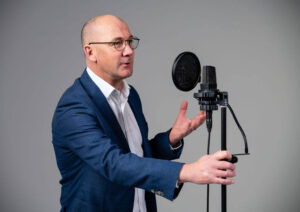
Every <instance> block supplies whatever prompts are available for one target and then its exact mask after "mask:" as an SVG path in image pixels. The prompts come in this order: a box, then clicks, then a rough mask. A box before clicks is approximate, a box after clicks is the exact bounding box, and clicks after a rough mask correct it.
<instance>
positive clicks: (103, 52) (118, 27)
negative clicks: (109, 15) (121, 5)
mask: <svg viewBox="0 0 300 212" xmlns="http://www.w3.org/2000/svg"><path fill="white" fill-rule="evenodd" d="M95 35H96V36H93V37H94V39H97V40H95V41H92V42H114V41H120V40H128V39H130V38H131V37H132V35H131V33H130V30H129V28H128V26H127V24H125V23H124V22H121V21H119V20H115V19H113V20H111V21H110V22H109V23H107V24H106V23H105V24H102V25H101V26H100V27H96V29H95ZM93 48H94V49H95V56H96V58H97V62H96V69H97V70H96V71H97V72H99V74H100V75H101V77H102V78H103V79H104V80H106V81H107V82H109V83H110V82H113V83H116V82H120V81H121V80H122V79H125V78H127V77H130V76H131V75H132V73H133V62H134V50H133V49H131V48H130V46H128V44H127V43H126V46H125V48H124V49H123V50H121V51H118V50H117V49H116V48H115V47H114V46H113V45H110V44H101V45H97V44H96V45H93Z"/></svg>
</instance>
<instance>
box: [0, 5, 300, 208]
mask: <svg viewBox="0 0 300 212" xmlns="http://www.w3.org/2000/svg"><path fill="white" fill-rule="evenodd" d="M299 9H300V4H299V1H296V0H294V1H292V0H291V1H286V0H282V1H275V0H274V1H258V0H257V1H250V0H248V1H247V0H239V1H238V0H228V1H214V0H201V1H199V0H198V1H196V0H195V1H190V0H185V1H178V0H177V1H172V0H165V1H156V0H155V1H140V0H134V1H129V0H122V1H115V0H110V1H103V0H98V1H96V0H85V1H79V0H76V1H74V0H72V1H71V0H64V1H62V0H36V1H34V0H32V1H31V0H23V1H21V0H19V1H18V0H7V1H5V0H2V1H1V3H0V24H1V25H0V26H1V30H0V48H1V54H0V56H1V57H0V111H1V113H0V120H1V121H0V211H4V212H6V211H12V212H15V211H22V212H23V211H24V212H40V211H45V212H53V211H58V210H59V208H60V206H59V196H60V185H59V183H58V181H59V180H60V174H59V172H58V169H57V166H56V161H55V155H54V151H53V147H52V143H51V120H52V115H53V111H54V109H55V106H56V104H57V101H58V99H59V98H60V96H61V94H62V92H63V91H64V90H65V89H66V88H67V87H68V86H70V85H71V83H72V82H73V81H74V79H75V78H76V77H78V76H80V75H81V73H82V71H83V69H84V67H85V64H84V59H83V53H82V50H81V46H80V30H81V26H82V25H83V23H84V22H85V21H86V20H88V19H89V18H91V17H93V16H96V15H99V14H106V13H112V14H115V15H118V16H120V17H122V18H123V19H124V20H126V21H127V22H128V23H129V26H130V28H131V31H132V33H133V34H134V35H136V36H138V37H139V38H140V39H141V42H140V46H139V48H138V49H137V50H136V60H135V61H136V62H135V68H134V76H133V77H131V78H130V79H129V80H128V81H129V82H130V83H131V84H133V85H134V86H135V87H136V88H137V90H138V91H139V93H140V96H141V99H142V101H143V106H144V112H145V115H146V118H147V120H148V123H149V127H150V136H153V135H154V134H155V133H157V132H159V131H161V130H167V129H169V127H170V126H171V125H172V123H173V122H174V121H175V118H176V116H177V113H178V109H179V106H180V103H181V102H182V101H183V100H187V101H188V102H189V108H188V114H187V115H188V117H193V116H194V115H196V114H197V113H198V111H199V107H198V103H197V101H196V100H195V99H193V97H192V96H193V92H195V91H197V89H194V90H193V91H191V92H187V93H183V92H180V91H178V90H177V89H176V88H175V87H174V85H173V83H172V80H171V67H172V64H173V61H174V59H175V57H176V56H177V55H178V54H179V53H181V52H182V51H193V52H195V53H196V54H197V55H198V57H199V59H200V61H201V63H202V65H205V64H208V65H214V66H216V68H217V79H218V87H219V88H220V89H221V90H225V91H228V92H229V102H230V103H231V105H232V107H233V108H234V110H235V112H236V114H237V116H238V118H239V120H240V122H241V124H242V126H243V128H244V130H245V132H246V134H247V137H248V140H249V147H250V152H251V156H248V157H240V161H239V163H238V165H237V174H238V176H237V177H236V184H234V185H232V186H230V187H229V188H228V211H236V212H237V211H245V212H248V211H249V212H250V211H263V212H266V211H268V212H269V211H270V212H274V211H276V212H277V211H278V212H281V211H291V212H293V211H299V210H300V203H299V196H300V186H299V179H300V177H299V174H300V166H299V162H298V160H299V157H298V150H299V148H300V142H299V141H300V129H299V121H300V116H299V113H298V111H297V108H298V107H299V106H298V105H299V94H298V89H299V84H298V80H299V76H300V74H299V70H298V69H299V65H300V62H299V61H300V48H299V47H300V42H299V38H300V24H299V20H300V13H299V11H300V10H299ZM219 117H220V112H215V113H214V126H213V135H212V141H211V142H212V146H211V151H212V152H215V151H217V150H218V149H219V147H220V118H219ZM185 144H186V145H185V149H184V151H183V154H182V157H181V159H180V161H185V162H192V161H195V160H197V159H198V158H199V157H200V156H201V155H204V154H205V152H206V146H207V132H206V128H205V127H201V128H200V129H199V130H197V131H196V132H194V133H193V134H192V135H190V136H188V137H187V138H186V143H185ZM242 144H243V143H242V136H241V135H240V133H239V131H238V129H237V127H236V126H235V124H234V122H233V119H232V117H231V115H230V114H229V113H228V147H229V149H230V150H231V151H232V152H235V153H237V152H240V151H242V150H243V145H242ZM205 194H206V187H205V186H199V185H194V184H188V183H187V184H186V185H185V186H184V188H183V190H182V191H181V193H180V195H179V197H178V198H177V199H176V200H175V201H174V202H170V201H168V200H166V199H164V198H161V197H158V209H159V211H178V212H182V211H189V212H190V211H191V212H193V211H205V201H206V199H205V198H206V195H205ZM211 211H220V186H211Z"/></svg>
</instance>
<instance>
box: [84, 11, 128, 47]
mask: <svg viewBox="0 0 300 212" xmlns="http://www.w3.org/2000/svg"><path fill="white" fill-rule="evenodd" d="M115 25H124V26H125V27H127V28H128V26H127V24H126V22H125V21H124V20H122V19H121V18H119V17H117V16H114V15H102V16H96V17H94V18H91V19H90V20H88V21H87V22H85V24H84V25H83V27H82V30H81V44H82V46H84V45H86V44H88V43H89V42H92V41H96V40H95V39H98V40H99V37H98V36H99V34H100V35H101V34H103V33H104V32H105V31H107V30H108V29H109V28H112V27H114V26H115Z"/></svg>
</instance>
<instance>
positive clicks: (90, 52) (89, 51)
mask: <svg viewBox="0 0 300 212" xmlns="http://www.w3.org/2000/svg"><path fill="white" fill-rule="evenodd" d="M83 52H84V54H85V57H86V59H88V60H90V61H92V62H97V58H96V56H95V50H94V49H93V48H92V47H91V46H90V45H84V46H83Z"/></svg>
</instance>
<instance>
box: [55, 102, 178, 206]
mask: <svg viewBox="0 0 300 212" xmlns="http://www.w3.org/2000/svg"><path fill="white" fill-rule="evenodd" d="M52 129H53V143H54V144H55V145H60V146H63V147H64V148H67V149H70V150H71V152H72V153H74V154H76V155H77V156H78V157H79V158H80V160H81V161H82V162H83V163H85V164H87V165H88V166H90V167H91V168H92V169H93V170H95V171H96V172H97V173H98V174H99V175H102V176H104V177H105V178H107V179H108V180H110V181H112V182H114V183H118V184H121V185H124V186H130V187H139V188H142V189H145V190H147V191H150V192H154V193H158V194H160V195H161V196H163V197H165V198H167V199H169V200H173V199H174V198H176V196H177V195H178V189H176V188H175V185H176V182H177V179H178V175H179V172H180V170H181V167H182V165H183V164H182V163H179V162H172V161H168V160H161V159H154V158H142V157H138V156H137V155H135V154H133V153H130V152H125V150H123V149H121V148H120V147H119V145H118V144H117V143H118V142H117V141H115V140H113V139H114V138H113V137H111V136H107V135H106V134H105V133H104V130H103V128H102V127H101V125H100V124H99V122H98V121H97V118H96V114H94V113H93V111H92V110H90V108H89V107H87V106H85V105H84V104H83V103H81V102H75V103H72V104H66V105H64V106H61V107H58V108H57V110H56V112H55V116H54V119H53V125H52ZM158 136H160V135H158ZM161 136H166V135H161ZM157 139H158V140H160V139H161V138H159V137H158V138H157Z"/></svg>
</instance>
